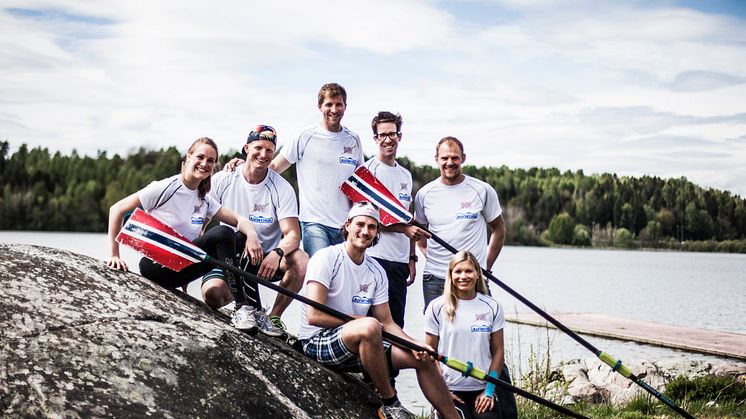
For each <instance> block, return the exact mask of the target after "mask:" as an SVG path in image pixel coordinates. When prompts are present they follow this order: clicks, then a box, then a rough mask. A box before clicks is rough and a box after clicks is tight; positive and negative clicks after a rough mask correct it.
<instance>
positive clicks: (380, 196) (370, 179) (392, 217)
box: [340, 166, 412, 226]
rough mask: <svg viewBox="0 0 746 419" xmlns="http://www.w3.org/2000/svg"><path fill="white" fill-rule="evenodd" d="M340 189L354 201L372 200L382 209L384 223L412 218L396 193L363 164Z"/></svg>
mask: <svg viewBox="0 0 746 419" xmlns="http://www.w3.org/2000/svg"><path fill="white" fill-rule="evenodd" d="M340 189H342V192H344V194H345V195H347V197H348V198H350V200H351V201H352V202H360V201H370V202H372V203H373V204H375V205H376V206H377V207H378V209H379V211H380V214H381V223H382V224H383V225H386V226H388V225H391V224H397V223H405V224H406V223H409V222H410V221H411V220H412V214H410V213H409V212H408V211H407V210H406V208H404V207H403V206H402V204H401V202H399V200H398V199H397V198H396V197H395V196H394V194H392V193H391V192H390V191H389V190H388V189H386V186H385V185H384V184H383V183H381V181H380V180H378V179H376V177H375V176H373V173H371V172H370V170H368V169H367V168H365V167H363V166H360V167H358V168H357V169H356V170H355V173H353V174H352V176H350V177H349V178H348V179H347V180H346V181H345V182H344V183H343V184H342V186H340Z"/></svg>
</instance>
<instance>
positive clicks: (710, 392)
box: [665, 375, 746, 402]
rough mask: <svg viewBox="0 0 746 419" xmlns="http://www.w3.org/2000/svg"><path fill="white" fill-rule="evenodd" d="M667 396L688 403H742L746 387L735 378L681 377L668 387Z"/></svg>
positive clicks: (710, 376) (711, 376) (745, 398)
mask: <svg viewBox="0 0 746 419" xmlns="http://www.w3.org/2000/svg"><path fill="white" fill-rule="evenodd" d="M665 394H666V395H667V396H668V397H670V398H672V399H674V400H686V401H687V402H693V401H704V402H709V401H712V400H715V401H718V402H728V401H730V402H742V401H743V400H746V385H744V384H743V383H741V382H740V381H738V380H737V379H736V378H734V377H717V376H714V375H704V376H702V377H697V378H693V379H690V378H687V377H685V376H683V375H680V376H678V377H676V378H674V379H673V380H671V381H670V382H669V383H668V384H667V385H666V391H665Z"/></svg>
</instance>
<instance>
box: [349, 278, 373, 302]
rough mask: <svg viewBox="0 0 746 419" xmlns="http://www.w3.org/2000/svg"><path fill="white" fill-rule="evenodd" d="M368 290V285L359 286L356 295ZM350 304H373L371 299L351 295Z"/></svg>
mask: <svg viewBox="0 0 746 419" xmlns="http://www.w3.org/2000/svg"><path fill="white" fill-rule="evenodd" d="M369 288H370V283H365V284H360V285H359V287H358V290H357V292H358V293H367V292H368V289H369ZM352 302H353V303H354V304H373V299H372V298H370V297H368V296H367V295H353V296H352Z"/></svg>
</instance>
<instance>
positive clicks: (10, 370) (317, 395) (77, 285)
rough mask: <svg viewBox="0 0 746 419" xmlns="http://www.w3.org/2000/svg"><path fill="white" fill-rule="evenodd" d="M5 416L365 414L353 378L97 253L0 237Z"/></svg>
mask: <svg viewBox="0 0 746 419" xmlns="http://www.w3.org/2000/svg"><path fill="white" fill-rule="evenodd" d="M0 255H1V256H0V414H1V415H2V416H3V417H30V416H34V417H41V416H43V417H73V418H74V417H102V416H114V417H146V416H151V417H195V418H196V417H255V418H271V417H275V418H307V417H319V418H358V417H373V415H374V413H375V408H376V406H377V399H376V397H375V396H374V395H373V394H372V393H371V392H370V391H369V389H368V388H367V387H365V386H363V385H361V384H360V382H359V381H357V380H355V379H352V378H350V377H349V376H347V375H345V374H337V373H335V372H333V371H331V370H329V369H327V368H324V367H322V366H320V365H318V364H316V363H314V362H311V361H309V360H308V359H307V358H305V357H304V356H302V355H301V354H300V353H298V352H297V351H295V350H294V349H292V348H291V347H290V346H288V345H287V344H286V343H285V342H283V341H280V340H277V339H273V338H267V337H265V336H263V335H261V334H259V335H253V336H252V335H248V334H245V333H242V332H239V331H237V330H236V329H233V328H232V327H230V326H229V325H228V324H227V319H226V318H225V316H224V315H222V314H220V313H216V312H214V311H212V310H210V309H209V308H208V307H206V306H205V305H204V304H202V303H200V302H198V301H196V300H194V299H192V298H191V297H189V296H187V295H185V294H183V293H180V292H175V291H169V290H166V289H163V288H161V287H159V286H157V285H155V284H154V283H152V282H150V281H148V280H146V279H144V278H141V277H139V276H137V275H135V274H132V273H123V272H117V271H113V270H110V269H108V268H107V267H106V266H105V265H104V264H103V262H101V261H98V260H95V259H92V258H89V257H86V256H80V255H77V254H73V253H70V252H65V251H60V250H56V249H50V248H45V247H37V246H25V245H7V244H0Z"/></svg>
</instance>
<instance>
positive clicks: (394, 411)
mask: <svg viewBox="0 0 746 419" xmlns="http://www.w3.org/2000/svg"><path fill="white" fill-rule="evenodd" d="M378 417H379V418H380V419H417V416H415V415H414V413H412V412H410V411H409V410H407V409H405V408H404V406H402V405H401V402H400V401H399V400H397V401H396V402H394V404H392V405H391V406H381V407H379V408H378Z"/></svg>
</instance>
